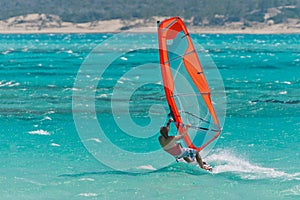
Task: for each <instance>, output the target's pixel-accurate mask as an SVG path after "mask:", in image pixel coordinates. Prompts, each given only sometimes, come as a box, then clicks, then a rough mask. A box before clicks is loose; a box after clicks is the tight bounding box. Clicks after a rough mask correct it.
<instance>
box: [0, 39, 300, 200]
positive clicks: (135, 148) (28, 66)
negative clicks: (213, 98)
mask: <svg viewBox="0 0 300 200" xmlns="http://www.w3.org/2000/svg"><path fill="white" fill-rule="evenodd" d="M131 36H132V35H131ZM113 37H115V36H114V35H111V34H33V35H31V34H28V35H26V34H25V35H17V34H15V35H14V34H10V35H0V41H1V45H0V58H1V59H0V124H1V128H0V144H1V145H0V150H1V151H0V162H1V165H0V172H1V173H0V183H1V187H0V193H1V199H26V200H27V199H120V198H127V199H174V198H175V199H201V198H205V199H230V200H231V199H249V200H250V199H251V200H253V199H300V168H299V166H300V155H299V152H300V145H299V144H300V137H299V133H300V35H251V34H250V35H215V34H212V35H210V34H207V35H192V37H193V39H194V40H195V41H197V42H198V43H199V44H201V45H202V47H203V49H204V51H203V50H202V52H204V53H205V54H207V55H209V56H210V58H211V59H212V60H213V62H214V63H215V65H216V66H217V68H218V70H219V73H220V75H221V77H222V79H223V84H224V88H225V92H226V99H227V104H226V105H223V106H226V117H225V123H224V126H223V132H222V134H221V136H220V138H219V139H218V141H217V143H216V144H215V146H214V147H213V148H212V150H211V151H210V152H209V153H208V154H207V155H206V156H205V158H204V159H205V160H206V161H207V162H209V163H210V164H211V165H212V166H213V167H214V170H213V173H205V172H203V171H202V170H200V169H198V168H197V167H195V166H191V165H186V164H183V163H176V162H174V161H173V160H172V159H171V158H170V157H169V156H168V155H167V154H164V152H160V147H159V145H158V142H157V137H158V135H159V133H158V129H159V127H160V126H161V125H162V124H163V123H164V122H165V120H166V115H163V114H166V113H167V110H166V111H164V109H162V108H166V107H167V105H166V101H165V97H164V91H163V88H162V86H161V85H160V84H161V77H160V74H159V72H158V73H157V71H155V70H156V67H159V66H158V65H157V63H158V62H159V60H158V59H159V56H158V50H157V39H156V35H155V34H137V35H134V38H136V40H135V39H132V37H128V40H118V39H117V40H113V41H109V42H108V43H105V41H107V40H109V39H110V38H113ZM123 39H124V38H123ZM140 41H143V42H140ZM112 43H113V44H112ZM124 43H125V44H127V46H126V45H125V46H124ZM99 45H100V47H99ZM91 52H94V55H97V56H98V59H97V58H95V59H94V57H93V55H91V54H90V53H91ZM106 59H107V60H106ZM105 63H108V64H109V66H105V67H104V66H102V65H103V64H105ZM202 64H203V65H204V66H205V64H206V63H205V62H204V63H202ZM97 66H98V67H99V68H97ZM136 66H141V68H138V69H140V70H137V71H134V70H135V69H137V68H135V67H136ZM103 69H105V70H104V71H103V72H102V71H101V70H103ZM132 70H133V72H132ZM87 88H88V90H86V89H87ZM83 90H84V91H85V93H82V92H81V91H83ZM112 100H113V101H112ZM152 105H158V106H156V107H155V106H154V107H153V106H152ZM159 105H160V107H159ZM164 112H165V113H164ZM150 117H151V118H150ZM97 124H98V125H97ZM143 127H144V128H143ZM145 127H146V128H145ZM99 130H101V131H99ZM135 130H138V131H135ZM103 133H104V134H105V137H103V135H101V134H103ZM147 133H149V135H147ZM150 133H151V134H150ZM153 152H157V154H155V153H153ZM156 155H157V158H155V156H156ZM153 156H154V157H153ZM161 156H162V157H161ZM162 158H163V159H162ZM155 160H157V163H159V164H160V165H159V166H155V163H154V162H155ZM132 167H133V168H134V167H135V171H134V172H132V170H129V169H132Z"/></svg>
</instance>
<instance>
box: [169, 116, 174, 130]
mask: <svg viewBox="0 0 300 200" xmlns="http://www.w3.org/2000/svg"><path fill="white" fill-rule="evenodd" d="M173 121H174V120H173V119H172V118H170V119H169V121H168V123H167V127H168V128H169V127H170V124H171V122H173Z"/></svg>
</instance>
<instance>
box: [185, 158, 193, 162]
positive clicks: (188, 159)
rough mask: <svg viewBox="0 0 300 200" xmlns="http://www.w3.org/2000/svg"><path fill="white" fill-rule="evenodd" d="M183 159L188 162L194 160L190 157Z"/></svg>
mask: <svg viewBox="0 0 300 200" xmlns="http://www.w3.org/2000/svg"><path fill="white" fill-rule="evenodd" d="M183 159H184V160H185V161H186V162H188V163H190V162H193V161H192V160H191V159H190V158H189V157H184V158H183Z"/></svg>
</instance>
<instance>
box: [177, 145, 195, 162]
mask: <svg viewBox="0 0 300 200" xmlns="http://www.w3.org/2000/svg"><path fill="white" fill-rule="evenodd" d="M196 154H197V151H196V150H195V149H191V148H182V153H181V154H180V155H179V156H177V157H176V158H178V159H179V158H186V157H190V158H191V159H195V157H196Z"/></svg>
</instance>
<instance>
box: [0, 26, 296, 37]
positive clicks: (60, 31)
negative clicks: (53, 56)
mask: <svg viewBox="0 0 300 200" xmlns="http://www.w3.org/2000/svg"><path fill="white" fill-rule="evenodd" d="M188 30H189V32H190V33H191V34H224V35H226V34H233V35H234V34H254V35H255V34H257V35H273V34H274V35H280V34H283V35H284V34H300V29H289V30H282V29H277V30H276V29H271V30H269V29H247V30H239V29H231V30H228V29H224V28H222V27H218V28H215V27H205V28H194V27H192V28H189V27H188ZM118 33H156V31H153V28H151V30H149V27H145V28H142V29H129V30H124V31H123V30H97V29H92V30H83V29H76V28H74V29H68V30H66V29H48V28H47V29H42V30H27V29H24V30H22V29H8V30H0V35H9V34H24V35H25V34H118Z"/></svg>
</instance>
